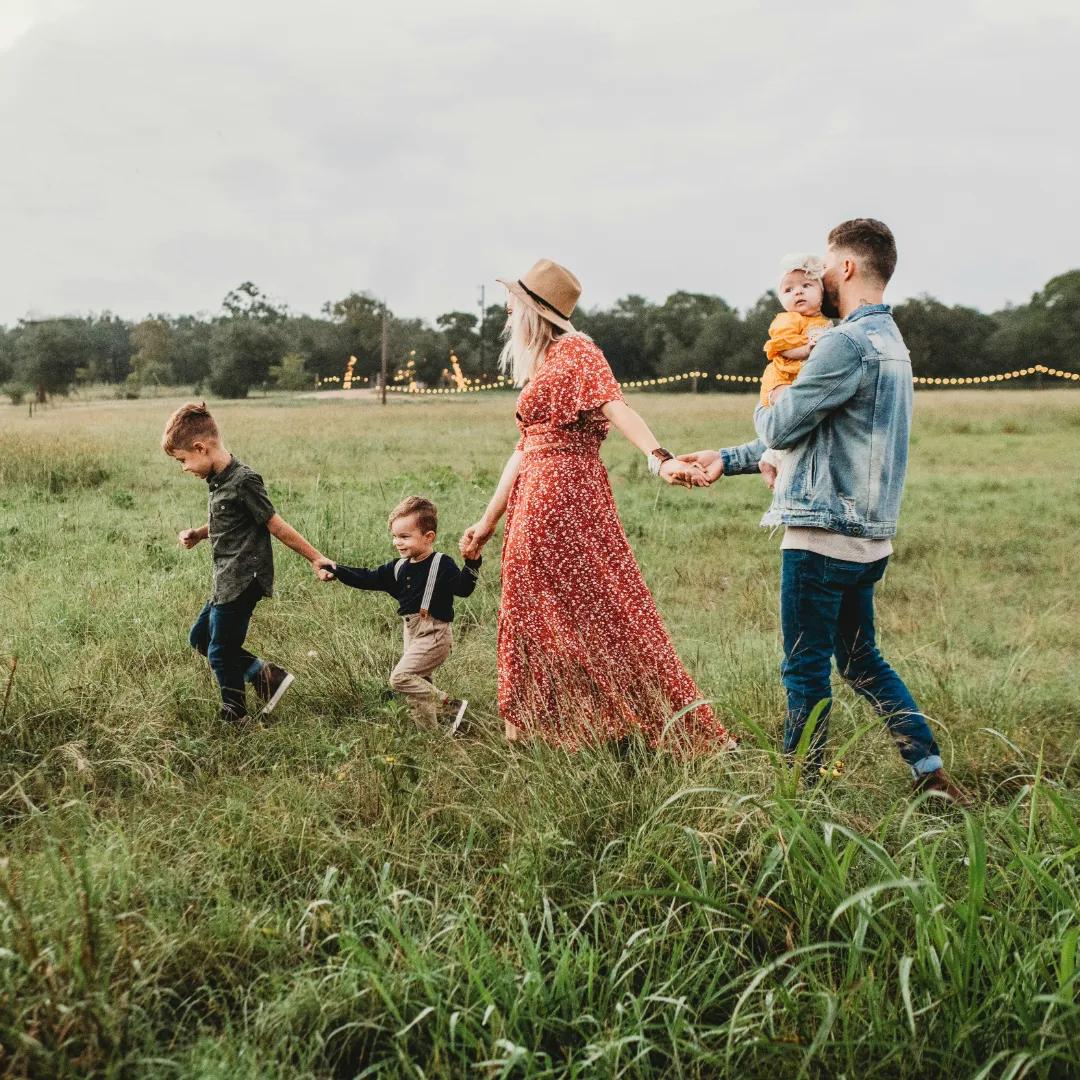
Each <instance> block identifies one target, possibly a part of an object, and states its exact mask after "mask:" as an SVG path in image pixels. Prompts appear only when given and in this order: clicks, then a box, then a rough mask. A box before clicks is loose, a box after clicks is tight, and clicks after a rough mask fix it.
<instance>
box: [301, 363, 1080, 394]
mask: <svg viewBox="0 0 1080 1080" xmlns="http://www.w3.org/2000/svg"><path fill="white" fill-rule="evenodd" d="M1030 375H1051V376H1053V377H1054V378H1057V379H1063V380H1065V381H1068V382H1080V372H1077V371H1064V370H1062V369H1061V368H1052V367H1047V366H1046V364H1035V365H1034V366H1033V367H1026V368H1017V370H1016V371H1002V372H999V373H997V374H995V375H950V376H945V375H941V376H937V375H916V376H915V379H914V382H915V385H916V386H982V385H986V384H989V383H997V382H1007V381H1009V380H1011V379H1023V378H1027V377H1028V376H1030ZM709 377H710V376H709V373H708V372H706V371H685V372H682V373H680V374H678V375H659V376H657V377H656V378H653V379H631V380H628V381H627V382H623V383H620V384H619V385H620V386H622V388H623V389H624V390H643V389H648V388H649V387H653V386H669V385H670V384H671V383H678V382H685V381H686V380H687V379H708V378H709ZM712 378H714V379H717V380H719V381H720V382H726V383H758V382H760V381H761V376H760V375H731V374H728V373H727V372H724V371H718V372H716V373H715V374H714V375H713V376H712ZM352 381H353V382H354V383H356V382H359V381H360V380H359V379H356V378H354V379H353V380H352ZM363 381H364V382H367V378H366V377H365V378H364V380H363ZM339 382H341V379H340V378H339V377H338V376H335V375H330V376H328V377H327V378H325V379H321V380H320V381H319V385H320V386H322V385H323V384H325V383H339ZM466 383H467V385H465V386H460V387H458V386H450V387H440V386H429V387H419V386H416V385H415V384H413V385H410V386H388V387H387V390H389V391H391V392H394V393H399V394H475V393H477V392H479V391H481V390H502V389H504V388H505V387H507V386H510V380H509V379H508V378H506V377H505V376H504V375H499V376H497V377H496V379H495V381H494V382H490V383H483V384H480V385H478V384H474V383H469V382H468V380H466Z"/></svg>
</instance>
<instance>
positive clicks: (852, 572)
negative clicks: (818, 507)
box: [780, 550, 941, 776]
mask: <svg viewBox="0 0 1080 1080" xmlns="http://www.w3.org/2000/svg"><path fill="white" fill-rule="evenodd" d="M781 554H782V556H783V560H782V563H781V571H780V623H781V626H782V628H783V632H784V661H783V663H782V664H781V665H780V675H781V678H782V680H783V683H784V688H785V689H786V690H787V699H788V712H787V722H786V723H785V725H784V750H785V751H786V752H787V753H792V752H794V751H795V750H796V748H797V747H798V745H799V740H800V738H801V737H802V733H803V729H804V728H805V726H806V721H807V718H808V717H809V715H810V713H811V712H813V710H814V707H815V706H816V705H817V704H818V703H819V702H821V701H825V702H826V705H825V708H824V711H823V712H822V713H821V716H820V717H819V719H818V723H817V727H816V728H815V730H814V735H813V738H812V741H811V746H810V751H809V761H810V763H811V765H812V766H813V767H814V771H815V773H816V770H817V768H818V767H819V766H820V765H821V764H822V763H823V760H824V752H825V751H824V748H825V740H826V737H827V734H828V719H829V706H830V704H831V700H832V685H831V677H832V658H833V656H835V657H836V666H837V669H838V670H839V672H840V674H841V675H842V676H843V677H844V679H846V680H847V682H848V683H850V684H851V687H852V689H853V690H855V692H856V693H858V694H861V695H862V696H863V697H864V698H866V700H867V701H869V702H870V704H871V705H872V706H873V707H874V709H875V711H876V712H877V713H878V714H879V715H880V716H881V717H882V719H883V720H884V721H885V726H886V727H887V728H888V729H889V731H890V733H891V734H892V736H893V738H894V739H895V740H896V743H897V745H898V747H899V749H900V754H901V756H902V757H903V759H904V760H905V761H906V762H907V763H908V765H910V766H911V771H912V773H913V774H914V775H915V776H921V775H924V774H925V773H929V772H933V771H934V770H935V769H940V768H941V757H940V755H939V751H938V745H937V743H936V742H934V735H933V732H931V730H930V725H929V724H928V723H927V721H926V717H925V716H923V714H922V713H921V712H920V711H919V707H918V705H916V704H915V699H914V698H913V697H912V696H911V692H910V691H909V690H908V688H907V687H906V686H905V685H904V681H903V679H901V678H900V676H899V675H897V674H896V672H895V671H893V669H892V668H891V667H890V666H889V664H888V663H887V662H886V660H885V658H884V657H883V656H882V655H881V653H880V651H879V650H878V647H877V642H876V640H875V636H874V586H875V585H876V584H877V583H878V582H879V581H880V580H881V578H882V576H883V575H884V573H885V567H886V566H887V565H888V562H889V560H888V558H887V557H886V558H884V559H879V560H878V561H877V562H872V563H854V562H844V561H843V560H841V559H831V558H829V557H828V556H826V555H819V554H817V552H814V551H790V550H785V551H783V552H782V553H781Z"/></svg>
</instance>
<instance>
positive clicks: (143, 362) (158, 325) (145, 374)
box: [127, 319, 170, 388]
mask: <svg viewBox="0 0 1080 1080" xmlns="http://www.w3.org/2000/svg"><path fill="white" fill-rule="evenodd" d="M169 337H170V332H169V324H168V323H167V322H166V321H165V320H164V319H144V320H143V321H142V322H141V323H138V324H137V325H136V326H135V327H134V328H133V329H132V331H131V343H132V344H133V345H134V346H135V352H134V354H133V355H132V357H131V374H130V375H128V380H127V381H128V383H129V384H130V385H131V386H133V387H135V388H138V387H140V386H146V385H148V384H150V383H163V382H167V381H168V379H169Z"/></svg>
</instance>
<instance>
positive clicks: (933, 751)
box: [686, 218, 962, 799]
mask: <svg viewBox="0 0 1080 1080" xmlns="http://www.w3.org/2000/svg"><path fill="white" fill-rule="evenodd" d="M895 267H896V243H895V241H894V239H893V235H892V233H891V232H890V230H889V228H888V226H886V225H884V224H883V223H882V222H880V221H875V220H874V219H872V218H856V219H854V220H852V221H845V222H844V223H843V224H842V225H838V226H837V227H836V228H835V229H833V230H832V232H831V233H829V240H828V252H827V255H826V258H825V270H824V276H823V285H824V291H825V298H824V300H825V302H824V304H823V306H822V311H823V312H824V314H826V315H828V316H830V317H831V318H840V319H841V320H842V321H841V322H840V323H839V324H838V325H837V326H835V327H834V328H833V329H832V330H829V331H827V332H826V333H825V334H824V335H823V336H822V337H821V338H820V340H819V341H818V344H817V346H816V347H815V348H814V350H813V351H812V352H811V354H810V357H809V359H808V360H807V361H806V362H805V364H804V365H803V368H802V370H801V372H800V373H799V376H798V378H797V379H796V380H795V382H794V383H793V384H792V385H791V386H790V387H788V388H787V389H786V390H785V391H784V392H783V393H781V394H780V395H778V396H777V398H776V399H775V402H774V403H773V404H772V405H770V406H765V405H759V406H758V408H757V411H756V412H755V413H754V426H755V428H756V429H757V433H758V436H759V440H758V441H756V442H753V443H747V444H745V445H743V446H738V447H729V448H727V449H723V450H704V451H700V452H698V453H696V454H688V455H687V456H686V458H687V460H692V461H697V462H698V463H699V464H701V465H703V466H705V469H706V474H707V476H708V478H709V479H710V480H716V479H718V478H719V477H720V476H721V475H728V476H732V475H736V474H738V473H750V472H758V471H759V467H760V459H761V455H762V453H763V452H764V450H765V448H766V447H771V448H774V449H778V450H789V451H790V454H789V455H788V456H787V459H786V461H785V464H784V468H783V469H782V470H781V473H780V475H779V477H778V478H777V480H776V484H775V489H774V493H773V502H772V506H771V507H770V509H769V511H768V513H767V514H766V515H765V517H764V519H763V520H762V524H763V525H777V524H783V525H784V526H785V532H784V539H783V543H782V545H781V547H782V549H783V550H782V563H781V579H780V613H781V624H782V628H783V635H784V660H783V663H782V665H781V675H782V680H783V683H784V687H785V689H786V690H787V698H788V707H787V721H786V723H785V726H784V750H785V751H786V752H788V753H792V752H794V751H795V750H796V749H797V747H798V745H799V741H800V738H801V737H802V734H803V731H804V728H805V726H806V723H807V721H808V719H809V718H810V716H811V714H812V713H813V711H814V709H815V707H816V706H818V704H819V703H821V702H824V706H823V711H822V712H821V713H820V716H819V717H818V720H817V726H816V728H815V730H814V733H813V736H812V738H811V743H810V752H809V758H810V763H811V765H812V766H813V772H812V774H811V775H813V776H816V775H817V772H818V770H819V768H820V767H821V766H822V765H823V759H824V745H825V739H826V734H827V727H828V710H829V704H830V701H831V697H832V688H831V674H832V658H833V656H835V657H836V663H837V667H838V669H839V671H840V674H841V675H842V676H843V677H844V678H845V679H846V680H847V681H848V682H849V683H850V684H851V685H852V687H853V688H854V689H855V690H856V691H857V692H858V693H859V694H861V695H862V696H863V697H865V698H866V699H867V700H868V701H869V702H870V703H871V705H872V706H873V707H874V709H875V710H876V711H877V712H878V713H879V714H880V715H881V716H882V717H883V719H884V721H885V724H886V726H887V727H888V729H889V731H890V732H891V733H892V735H893V737H894V739H895V740H896V742H897V744H898V746H899V749H900V753H901V755H902V756H903V758H904V760H905V761H906V762H907V763H908V765H909V766H910V767H911V770H912V774H913V776H914V778H915V788H916V790H917V791H927V790H929V791H936V792H939V793H941V794H944V795H946V796H948V797H950V798H954V799H960V798H962V793H961V792H960V791H959V789H957V788H956V787H955V786H954V785H953V784H952V783H951V782H950V780H949V779H948V777H947V776H946V775H945V771H944V770H943V768H942V762H941V757H940V754H939V752H938V746H937V743H936V742H935V741H934V736H933V733H932V732H931V730H930V725H929V724H928V723H927V720H926V717H925V716H924V715H923V714H922V713H921V712H920V710H919V707H918V705H916V703H915V700H914V699H913V698H912V696H911V693H910V691H909V690H908V688H907V687H906V686H905V685H904V682H903V680H902V679H901V678H900V676H899V675H897V673H896V672H895V671H894V670H893V669H892V668H891V667H890V666H889V664H888V663H887V662H886V661H885V659H884V657H882V655H881V653H880V652H879V650H878V647H877V643H876V640H875V631H874V586H875V585H876V584H877V583H878V582H879V581H880V580H881V578H882V576H883V575H884V573H885V568H886V566H887V565H888V562H889V556H890V555H891V554H892V537H893V536H894V535H895V533H896V520H897V516H898V513H899V509H900V498H901V494H902V492H903V488H904V474H905V472H906V469H907V456H908V434H909V431H910V427H911V406H912V374H911V358H910V356H909V355H908V351H907V348H906V346H905V345H904V340H903V338H902V337H901V336H900V331H899V329H898V328H897V326H896V323H895V322H894V320H893V317H892V311H891V309H890V308H889V306H888V305H887V304H885V303H883V302H882V301H883V296H884V291H885V286H886V285H887V284H888V282H889V279H890V278H891V277H892V273H893V270H894V268H895Z"/></svg>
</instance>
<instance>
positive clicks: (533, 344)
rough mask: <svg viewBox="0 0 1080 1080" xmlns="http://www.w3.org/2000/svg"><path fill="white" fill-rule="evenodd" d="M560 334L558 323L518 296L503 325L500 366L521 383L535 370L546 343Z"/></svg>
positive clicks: (504, 372)
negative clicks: (554, 322) (550, 321)
mask: <svg viewBox="0 0 1080 1080" xmlns="http://www.w3.org/2000/svg"><path fill="white" fill-rule="evenodd" d="M562 334H563V331H562V330H560V329H559V328H558V327H557V326H555V325H553V324H552V323H549V322H548V321H547V319H545V318H544V317H543V316H542V315H540V314H539V313H538V312H537V311H536V310H535V309H533V308H532V307H530V306H529V305H528V304H526V303H523V302H522V301H521V300H518V301H517V302H516V303H515V304H514V310H513V311H512V312H510V314H509V315H508V316H507V317H506V325H505V326H504V327H503V329H502V337H503V341H504V342H505V344H504V345H503V347H502V352H501V353H500V354H499V368H500V370H501V371H502V372H503V374H504V375H509V376H510V377H511V378H512V379H513V380H514V385H515V386H524V385H525V383H527V382H528V381H529V380H530V379H531V378H532V377H533V375H535V374H536V368H537V366H538V365H539V363H540V361H541V360H543V359H544V355H545V354H546V353H547V350H548V346H549V345H550V344H551V343H552V342H553V341H554V340H555V339H556V338H558V337H561V336H562Z"/></svg>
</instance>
